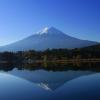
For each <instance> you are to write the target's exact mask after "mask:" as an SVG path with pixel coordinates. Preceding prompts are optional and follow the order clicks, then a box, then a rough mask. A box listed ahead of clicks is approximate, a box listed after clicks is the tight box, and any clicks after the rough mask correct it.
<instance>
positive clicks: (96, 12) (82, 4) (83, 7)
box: [0, 0, 100, 45]
mask: <svg viewBox="0 0 100 100" xmlns="http://www.w3.org/2000/svg"><path fill="white" fill-rule="evenodd" d="M99 4H100V1H99V0H0V45H5V44H9V43H12V42H14V41H18V40H21V39H23V38H24V37H27V36H30V35H32V34H34V33H36V32H37V31H40V30H42V29H43V28H44V27H51V26H53V27H56V28H57V29H59V30H61V31H63V32H64V33H67V34H68V35H70V36H73V37H77V38H80V39H85V40H92V41H99V42H100V6H99Z"/></svg>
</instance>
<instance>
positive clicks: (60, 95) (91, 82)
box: [0, 66, 100, 100]
mask: <svg viewBox="0 0 100 100" xmlns="http://www.w3.org/2000/svg"><path fill="white" fill-rule="evenodd" d="M3 68H4V69H3ZM0 69H1V71H0V100H100V73H99V72H96V71H93V70H72V69H71V70H57V71H54V70H44V69H42V68H40V69H35V70H29V69H26V68H19V67H9V68H6V67H3V66H1V67H0Z"/></svg>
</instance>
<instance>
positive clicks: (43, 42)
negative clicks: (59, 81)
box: [0, 27, 97, 51]
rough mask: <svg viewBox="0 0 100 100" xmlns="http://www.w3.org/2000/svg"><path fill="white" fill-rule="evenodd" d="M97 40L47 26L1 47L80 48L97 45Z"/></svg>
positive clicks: (17, 49)
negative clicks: (69, 34)
mask: <svg viewBox="0 0 100 100" xmlns="http://www.w3.org/2000/svg"><path fill="white" fill-rule="evenodd" d="M95 44H97V42H93V41H87V40H80V39H77V38H74V37H71V36H68V35H67V34H65V33H63V32H61V31H59V30H58V29H56V28H53V27H51V28H45V29H43V31H41V32H39V33H37V34H34V35H32V36H29V37H27V38H25V39H23V40H20V41H17V42H15V43H12V44H9V45H6V46H2V47H0V51H23V50H31V49H32V50H33V49H34V50H46V49H48V48H50V49H52V48H55V49H59V48H68V49H72V48H80V47H86V46H91V45H95Z"/></svg>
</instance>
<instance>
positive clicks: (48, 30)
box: [37, 27, 63, 35]
mask: <svg viewBox="0 0 100 100" xmlns="http://www.w3.org/2000/svg"><path fill="white" fill-rule="evenodd" d="M61 33H63V32H61V31H59V30H57V29H56V28H54V27H45V28H44V29H43V30H42V31H40V32H38V33H37V34H40V35H43V34H61Z"/></svg>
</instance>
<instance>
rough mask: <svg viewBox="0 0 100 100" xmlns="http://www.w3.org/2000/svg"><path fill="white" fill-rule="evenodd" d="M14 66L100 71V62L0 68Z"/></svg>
mask: <svg viewBox="0 0 100 100" xmlns="http://www.w3.org/2000/svg"><path fill="white" fill-rule="evenodd" d="M14 68H17V69H18V70H25V69H26V70H29V71H34V70H39V69H44V70H47V71H67V70H76V71H77V70H82V71H83V70H85V71H86V70H87V71H96V72H100V63H94V62H93V63H69V64H68V63H66V64H61V63H34V64H27V63H26V64H25V63H24V64H16V65H15V64H10V63H7V64H0V70H3V71H11V70H13V69H14Z"/></svg>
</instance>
